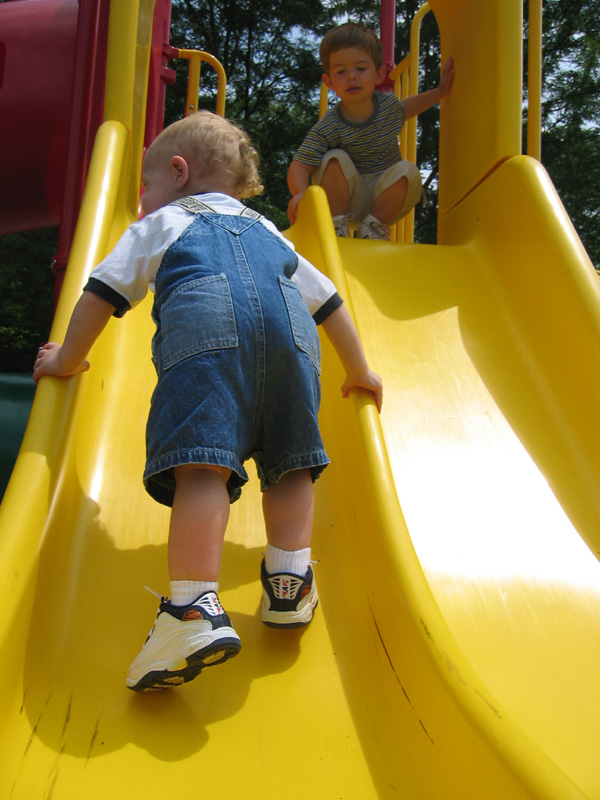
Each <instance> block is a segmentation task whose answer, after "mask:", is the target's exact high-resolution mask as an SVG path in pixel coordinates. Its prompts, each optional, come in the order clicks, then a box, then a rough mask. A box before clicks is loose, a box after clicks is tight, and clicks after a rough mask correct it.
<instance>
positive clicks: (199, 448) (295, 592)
mask: <svg viewBox="0 0 600 800" xmlns="http://www.w3.org/2000/svg"><path fill="white" fill-rule="evenodd" d="M143 183H144V187H145V193H144V196H143V198H142V208H143V210H144V212H145V214H146V216H145V217H144V219H143V220H141V221H140V222H137V223H134V224H133V225H132V226H131V227H130V228H129V229H128V230H127V231H126V232H125V234H124V235H123V237H122V238H121V239H120V240H119V242H118V243H117V245H116V247H115V249H114V250H113V251H112V253H111V254H110V255H109V256H107V258H106V259H104V261H102V263H101V264H99V265H98V267H96V268H95V269H94V270H93V272H92V274H91V276H90V279H89V281H88V283H87V285H86V287H85V289H84V292H83V294H82V296H81V298H80V300H79V301H78V304H77V306H76V307H75V310H74V311H73V316H72V318H71V322H70V324H69V329H68V330H67V334H66V337H65V342H64V344H63V346H62V347H60V346H59V345H57V344H55V343H48V344H47V345H45V346H44V348H42V350H40V352H39V353H38V358H37V360H36V365H35V368H34V378H35V380H39V378H40V377H41V376H42V375H45V374H52V375H59V376H67V375H72V374H75V373H77V372H81V371H83V370H86V369H88V368H89V363H88V362H87V361H86V360H85V357H86V355H87V352H88V351H89V348H90V347H91V345H92V344H93V342H94V341H95V339H96V338H97V336H98V335H99V334H100V332H101V331H102V330H103V328H104V326H105V325H106V323H107V322H108V319H109V318H110V316H111V315H113V314H114V315H116V316H123V314H124V313H126V311H127V310H128V309H129V308H131V307H132V306H134V305H136V304H137V303H139V302H140V301H141V300H142V299H143V297H144V296H145V295H146V293H147V291H148V289H150V290H152V291H154V295H155V299H154V306H153V311H152V316H153V319H154V321H155V323H156V332H155V335H154V338H153V342H152V355H153V360H154V364H155V367H156V371H157V375H158V382H157V386H156V389H155V391H154V393H153V396H152V403H151V409H150V414H149V417H148V424H147V431H146V447H147V458H146V468H145V471H144V485H145V487H146V489H147V491H148V492H149V494H150V495H151V496H152V497H153V498H154V499H155V500H157V501H158V502H160V503H163V504H165V505H168V506H171V507H172V511H171V520H170V526H169V545H168V562H169V563H168V566H169V577H170V599H168V600H167V599H166V598H163V600H162V602H161V604H160V607H159V610H158V616H157V618H156V622H155V625H154V628H153V630H152V632H151V634H150V636H149V637H148V639H147V640H146V642H145V644H144V646H143V648H142V650H141V652H140V654H139V655H138V657H137V658H136V659H135V660H134V662H133V663H132V665H131V667H130V670H129V675H128V677H127V681H126V683H127V686H128V687H129V688H130V689H132V690H133V691H149V690H155V689H162V688H166V687H168V686H173V685H176V684H180V683H184V682H186V681H189V680H191V679H192V678H194V677H196V675H198V674H199V673H200V672H201V670H202V669H203V668H204V667H205V666H209V665H213V664H218V663H222V662H223V661H225V660H226V659H228V658H230V657H231V656H234V655H236V654H237V653H238V652H239V650H240V648H241V643H240V640H239V637H238V635H237V634H236V632H235V630H234V629H233V627H232V625H231V621H230V619H229V617H228V615H227V614H226V612H225V611H224V610H223V608H222V606H221V604H220V602H219V598H218V594H217V590H218V579H219V572H220V566H221V555H222V547H223V539H224V536H225V529H226V526H227V520H228V516H229V506H230V503H232V502H233V501H235V500H236V499H237V498H238V497H239V496H240V494H241V490H242V486H243V485H244V484H245V483H246V481H247V480H248V476H247V473H246V471H245V468H244V462H245V461H246V460H247V459H249V458H253V459H254V461H255V463H256V467H257V471H258V474H259V477H260V480H261V488H262V490H263V492H264V494H263V509H264V516H265V526H266V531H267V539H268V544H267V550H266V553H265V558H264V559H263V562H262V564H261V581H262V586H263V601H262V606H261V617H262V621H263V622H264V623H265V624H266V625H269V626H272V627H278V628H279V627H281V628H287V627H298V626H303V625H307V624H308V623H309V622H310V620H311V619H312V614H313V610H314V608H315V606H316V605H317V602H318V595H317V589H316V584H315V581H314V576H313V571H312V568H311V566H310V555H311V551H310V541H311V534H312V518H313V488H312V485H313V481H315V480H316V479H317V477H318V476H319V475H320V473H321V472H322V470H323V469H324V468H325V466H326V465H327V464H328V458H327V455H326V453H325V450H324V447H323V442H322V440H321V436H320V433H319V428H318V420H317V414H318V409H319V401H320V382H319V371H320V349H319V337H318V333H317V324H322V325H323V328H324V330H325V332H326V334H327V336H328V338H329V339H330V340H331V342H332V344H333V346H334V348H335V349H336V351H337V352H338V354H339V356H340V358H341V360H342V363H343V365H344V368H345V369H346V372H347V376H346V380H345V382H344V385H343V386H342V393H343V395H344V396H347V394H348V393H349V391H350V390H351V389H352V388H354V387H361V388H365V389H367V390H369V391H371V392H372V393H373V396H374V398H375V402H376V404H377V407H378V409H380V408H381V398H382V385H381V379H380V378H379V376H378V375H376V374H375V373H374V372H372V370H370V369H369V366H368V364H367V362H366V359H365V356H364V353H363V350H362V347H361V345H360V341H359V339H358V334H357V332H356V328H355V326H354V324H353V322H352V320H351V317H350V315H349V314H348V312H347V311H346V309H345V307H344V306H343V304H342V300H341V298H340V297H339V295H338V294H337V292H336V290H335V286H334V285H333V284H332V283H331V281H329V279H327V278H326V277H325V276H324V275H322V274H321V273H320V272H318V270H316V269H315V268H314V267H313V266H312V265H311V264H309V262H307V261H306V260H305V259H303V258H302V257H301V256H298V255H296V253H295V252H294V250H293V249H292V246H291V245H290V244H289V243H288V242H287V241H286V240H285V239H284V238H283V237H282V236H281V234H279V232H278V231H277V229H276V228H275V227H274V226H273V225H272V223H270V222H269V221H268V220H265V219H264V218H263V217H261V216H260V215H259V214H257V213H256V212H254V211H252V210H250V209H248V208H246V207H245V206H243V204H242V203H241V202H240V199H241V198H243V197H250V196H252V195H253V194H257V193H259V192H260V191H261V190H262V187H261V186H260V183H259V179H258V156H257V154H256V151H255V150H254V148H253V146H252V144H251V142H250V140H249V139H248V137H247V136H246V134H245V133H243V132H242V131H241V130H240V129H239V128H238V127H237V126H236V125H234V124H233V123H231V122H230V121H227V120H224V119H222V118H220V117H218V116H216V115H214V114H211V113H210V112H197V113H196V114H193V115H191V116H189V117H187V118H186V119H184V120H180V121H179V122H177V123H174V124H173V125H171V126H169V127H168V128H166V129H165V130H164V131H163V133H162V134H160V136H158V137H157V139H156V140H155V141H154V142H153V144H152V145H151V147H150V148H149V150H148V153H147V155H146V159H145V162H144V175H143ZM315 323H317V324H315Z"/></svg>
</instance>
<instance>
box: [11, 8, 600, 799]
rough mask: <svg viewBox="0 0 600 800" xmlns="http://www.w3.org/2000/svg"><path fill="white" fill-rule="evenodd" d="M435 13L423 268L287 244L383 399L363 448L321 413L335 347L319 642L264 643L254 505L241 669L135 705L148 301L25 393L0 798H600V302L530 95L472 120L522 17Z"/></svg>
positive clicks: (244, 536)
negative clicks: (80, 364)
mask: <svg viewBox="0 0 600 800" xmlns="http://www.w3.org/2000/svg"><path fill="white" fill-rule="evenodd" d="M432 5H433V7H434V11H435V13H436V17H437V19H438V24H439V26H440V30H441V33H442V43H443V47H444V48H445V50H446V52H448V53H450V52H452V53H454V55H455V58H456V66H457V78H456V85H455V87H454V88H453V93H452V95H451V97H450V98H449V99H448V101H447V104H446V105H445V107H444V108H443V109H442V113H443V120H442V128H443V130H442V139H441V145H440V147H441V165H440V208H441V216H440V244H438V245H436V246H423V245H403V244H395V243H385V242H365V241H354V240H336V238H335V236H334V234H333V229H332V225H331V221H330V218H329V215H328V211H327V206H326V201H325V198H324V195H323V194H322V192H321V191H320V190H319V189H312V190H310V191H309V192H308V193H307V196H306V197H305V199H304V200H303V202H302V204H301V207H300V212H299V219H298V222H297V224H296V225H294V227H293V229H291V231H290V233H289V235H290V237H291V238H292V239H293V240H294V241H295V243H296V246H297V247H298V248H299V249H300V250H302V252H303V253H304V254H305V255H306V256H307V257H309V258H311V259H312V260H313V261H314V262H315V263H316V264H317V265H318V266H319V267H320V268H322V269H324V270H326V271H327V272H328V273H329V274H330V275H331V277H332V278H333V279H334V280H335V282H336V284H337V285H338V288H339V290H340V292H341V293H342V294H343V295H344V297H345V299H346V302H347V303H348V305H349V307H351V309H352V310H353V312H354V314H355V318H356V321H357V325H358V327H359V331H360V334H361V337H362V339H363V342H364V345H365V349H366V351H367V354H368V357H369V360H370V361H371V363H372V365H373V367H374V368H375V369H376V370H377V371H379V372H380V373H381V374H382V375H383V377H384V379H385V397H384V409H383V413H382V415H381V417H379V416H378V415H377V412H376V410H375V408H374V406H373V405H372V403H371V401H370V400H369V398H367V397H366V396H364V395H363V394H360V393H355V394H353V395H352V397H351V398H350V399H349V400H342V398H341V396H340V393H339V386H340V384H341V381H342V374H341V370H340V367H339V365H338V364H337V362H336V359H335V357H334V355H333V354H332V353H331V351H330V348H329V346H328V345H327V343H326V342H324V364H323V408H322V428H323V435H324V438H325V441H326V445H327V449H328V452H329V454H330V456H331V458H332V465H331V466H330V467H329V468H328V469H327V470H326V472H325V474H324V476H323V478H322V479H321V480H319V482H318V483H317V484H316V502H317V515H316V524H315V535H314V557H315V559H316V561H317V565H316V567H315V571H316V575H317V581H318V586H319V591H320V598H321V602H320V604H319V607H318V609H317V612H316V614H315V618H314V620H313V623H312V624H311V625H310V627H309V628H308V629H307V630H306V631H304V632H302V631H298V630H294V631H286V632H281V631H276V630H272V629H269V628H266V627H264V626H263V625H262V624H261V622H260V619H259V615H258V607H259V602H260V594H261V590H260V583H259V579H258V575H259V565H260V560H261V554H262V552H263V550H264V546H265V536H264V529H263V525H262V521H261V512H260V496H259V491H258V487H257V485H256V482H251V485H250V486H249V487H248V488H247V490H246V491H245V493H244V496H243V497H242V499H241V500H240V502H239V503H237V504H235V505H234V506H233V507H232V519H231V524H230V528H229V532H228V536H227V540H226V543H225V551H224V564H223V574H222V580H221V584H220V595H221V598H222V600H223V603H224V605H225V607H226V608H227V609H228V611H229V612H230V614H231V617H232V620H233V623H234V625H235V628H236V630H237V631H238V632H239V634H240V636H241V638H242V641H243V649H242V652H241V653H240V655H239V656H238V657H237V658H236V659H233V660H232V661H230V662H228V663H226V664H224V665H223V666H220V667H218V668H216V669H208V670H206V671H205V672H204V673H203V674H202V675H201V676H200V677H199V678H198V679H197V680H195V681H193V682H192V683H190V684H189V685H185V686H182V687H179V688H177V689H173V690H167V691H164V692H159V693H152V694H148V695H135V694H133V693H131V692H129V691H128V690H127V689H126V688H125V683H124V679H125V675H126V673H127V670H128V667H129V664H130V662H131V660H132V659H133V658H134V656H135V655H136V654H137V652H138V650H139V648H140V646H141V644H142V641H143V639H144V636H145V635H146V633H147V631H148V629H149V628H150V626H151V625H152V623H153V619H154V615H155V611H156V606H157V600H156V598H154V597H153V596H152V595H151V594H149V593H147V592H146V591H145V590H144V586H148V587H150V588H152V589H154V590H156V591H157V592H159V593H165V592H166V591H167V589H168V582H167V574H166V532H167V512H166V510H165V509H164V508H162V507H160V506H158V505H157V504H155V503H153V501H151V500H150V499H149V498H148V497H147V496H146V495H145V492H144V490H143V487H142V483H141V474H142V469H143V461H144V425H145V419H146V414H147V410H148V403H149V398H150V394H151V391H152V387H153V383H154V373H153V367H152V365H151V361H150V346H149V343H150V337H151V333H152V324H151V321H150V314H149V302H150V301H148V302H146V303H144V304H143V305H142V306H141V307H139V308H137V309H135V310H134V311H133V312H131V313H130V314H128V315H127V316H126V317H125V318H124V319H123V320H120V321H119V320H113V321H111V323H110V325H109V327H108V329H107V330H106V331H105V333H104V334H103V336H102V337H101V339H100V340H99V341H98V343H97V345H96V346H95V348H94V350H93V351H92V353H91V356H90V360H91V362H92V368H91V369H90V371H89V372H88V373H86V374H83V375H81V376H79V377H77V378H74V379H69V380H59V379H52V378H45V379H43V381H42V382H41V383H40V386H39V388H38V391H37V394H36V398H35V401H34V407H33V410H32V414H31V419H30V423H29V426H28V429H27V432H26V435H25V439H24V442H23V446H22V448H21V453H20V455H19V458H18V461H17V464H16V467H15V470H14V474H13V476H12V479H11V482H10V484H9V486H8V489H7V492H6V494H5V499H4V502H3V504H2V507H1V509H0V581H1V587H2V596H3V599H4V604H5V605H4V608H3V614H2V616H1V622H0V642H1V651H0V652H1V654H2V658H1V659H0V684H1V685H2V687H3V689H2V704H1V706H0V737H1V738H0V752H2V758H1V759H0V798H2V799H4V798H6V799H7V800H9V798H10V800H38V799H40V800H41V799H42V798H44V800H73V798H85V800H93V799H94V798H102V800H105V798H107V797H113V798H119V799H121V798H123V799H125V798H127V799H128V800H138V798H140V800H164V799H165V798H178V797H183V796H195V795H197V796H202V797H218V798H225V799H226V800H229V798H231V799H233V798H240V797H245V798H261V800H269V799H270V798H280V797H282V796H301V797H307V798H316V799H318V800H339V799H340V798H341V799H342V800H378V799H379V798H402V799H403V800H452V798H457V800H458V798H460V800H520V798H547V799H548V800H549V799H550V798H552V800H567V799H568V800H575V798H579V799H582V798H587V799H588V800H598V798H600V767H598V758H597V752H598V741H599V736H600V682H599V681H598V679H597V675H596V673H597V665H598V663H600V565H599V563H598V561H597V558H596V556H597V554H598V552H599V551H600V536H599V534H598V520H599V519H600V507H599V506H600V499H599V493H598V491H597V487H598V485H599V481H600V474H599V473H600V465H599V463H598V462H599V459H598V457H597V454H598V452H599V450H600V426H599V422H598V414H597V398H598V397H600V391H599V390H600V385H599V383H600V297H599V287H598V285H597V284H598V279H597V277H596V275H595V273H594V270H593V269H592V267H591V265H590V263H589V261H588V260H587V257H586V255H585V252H584V251H583V248H582V247H581V244H580V243H579V241H578V239H577V236H576V234H575V233H574V231H573V229H572V227H571V225H570V223H569V220H568V218H567V217H566V215H565V213H564V210H563V209H562V206H561V204H560V201H559V199H558V197H557V196H556V194H555V193H554V190H553V188H552V186H551V184H550V182H549V180H548V178H547V176H546V174H545V172H544V170H543V169H542V168H541V167H540V166H539V165H538V164H537V163H536V162H534V161H533V160H531V159H529V158H527V157H524V156H520V155H519V152H520V138H519V140H518V142H517V138H518V137H517V134H516V131H517V129H518V126H517V125H516V124H514V114H513V112H514V113H516V112H517V110H518V113H519V114H520V99H519V101H518V103H516V104H515V103H514V102H513V100H512V99H511V93H510V92H508V90H507V88H506V87H507V85H509V86H510V85H512V88H513V89H514V87H515V86H516V85H517V83H518V81H517V78H519V76H520V73H519V69H517V67H516V66H515V67H514V70H512V71H511V70H508V75H507V76H506V79H505V80H504V81H503V82H502V88H501V90H499V91H498V92H497V93H496V94H495V95H494V96H493V97H488V95H487V94H486V91H485V87H486V83H485V81H486V80H487V81H488V82H489V79H490V74H489V73H488V74H487V77H484V76H486V69H487V67H488V66H489V64H490V63H491V64H492V65H496V66H497V65H499V64H501V63H502V64H506V63H509V64H510V63H512V61H511V58H517V55H516V54H517V53H518V52H520V50H519V48H520V45H521V42H520V36H521V29H520V16H519V15H520V3H517V2H515V0H490V2H489V3H485V4H482V3H479V2H478V0H463V2H459V0H452V2H450V0H439V2H438V3H432ZM482 6H485V8H481V7H482ZM152 7H153V3H152V0H131V2H128V3H113V4H112V9H111V28H110V40H109V67H108V70H109V71H108V80H107V87H108V90H107V99H106V103H105V114H106V120H107V121H106V122H105V124H104V125H103V126H102V128H101V129H100V131H99V134H98V138H97V141H96V146H95V150H94V156H93V161H92V165H91V168H90V174H89V178H88V183H87V188H86V194H85V198H84V204H83V208H82V213H81V218H80V221H79V225H78V228H77V232H76V238H75V242H74V246H73V251H72V256H71V260H70V263H69V267H68V270H67V277H66V280H65V284H64V287H63V292H62V296H61V302H60V306H59V309H58V312H57V317H56V320H55V323H54V327H53V330H52V334H51V337H52V338H53V339H58V340H60V338H61V337H62V336H63V335H64V331H65V327H66V323H67V320H68V317H69V315H70V311H71V309H72V307H73V304H74V303H75V301H76V299H77V297H78V295H79V293H80V291H81V287H82V286H83V285H84V283H85V281H86V277H87V274H88V272H89V270H90V269H91V267H92V266H93V264H94V263H95V262H96V261H98V260H99V258H101V257H102V255H103V254H104V253H105V252H106V251H107V250H108V249H110V247H111V246H112V244H113V243H114V241H115V240H116V238H117V237H118V236H119V234H120V233H121V231H122V230H123V229H124V227H125V226H126V225H127V224H128V223H129V222H130V221H131V220H132V219H133V218H134V217H135V209H136V205H137V180H138V176H139V171H140V160H141V137H142V135H143V113H144V107H143V100H142V99H141V98H143V97H144V96H145V95H144V91H143V87H144V81H145V75H146V70H147V58H148V43H149V41H150V24H151V18H152V14H151V11H152ZM467 11H470V12H472V16H469V15H468V14H467ZM515 18H516V19H517V22H515ZM471 26H472V29H471ZM473 30H477V31H478V35H477V37H475V36H473ZM475 39H478V42H475V41H474V40H475ZM492 44H493V46H492ZM476 45H477V46H476ZM509 56H510V58H509ZM516 63H517V62H516V61H515V64H516ZM518 63H519V64H520V62H518ZM517 73H519V74H517ZM519 91H520V88H519ZM486 103H487V105H486ZM473 104H474V105H476V106H477V110H478V112H479V114H480V115H481V118H482V119H483V120H485V124H483V123H482V124H479V125H476V124H474V123H475V120H476V116H475V114H474V112H473V111H472V108H471V106H472V105H473ZM511 104H512V106H511ZM509 106H511V107H512V111H510V108H509ZM508 112H510V113H508ZM490 119H492V121H493V120H496V121H499V120H501V121H502V124H500V122H498V130H496V128H494V127H493V126H492V129H491V132H492V133H493V135H491V132H490V129H488V127H486V126H487V124H488V121H489V120H490ZM471 123H473V124H471ZM519 124H520V123H519ZM519 136H520V130H519ZM465 145H468V148H467V149H468V156H469V158H467V155H466V154H465V153H464V149H465Z"/></svg>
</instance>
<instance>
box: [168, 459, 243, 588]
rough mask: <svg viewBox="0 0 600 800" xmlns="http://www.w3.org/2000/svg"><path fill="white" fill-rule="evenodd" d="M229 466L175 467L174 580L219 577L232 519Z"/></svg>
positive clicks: (171, 538)
mask: <svg viewBox="0 0 600 800" xmlns="http://www.w3.org/2000/svg"><path fill="white" fill-rule="evenodd" d="M230 474H231V473H230V470H228V469H225V468H224V467H214V466H212V465H210V464H186V465H184V466H181V467H176V468H175V480H176V483H177V487H176V489H175V498H174V500H173V509H172V511H171V523H170V526H169V547H168V556H169V577H170V579H171V580H172V581H176V580H188V581H218V580H219V572H220V570H221V557H222V554H223V539H224V537H225V529H226V528H227V522H228V521H229V509H230V503H229V494H228V492H227V481H228V479H229V475H230Z"/></svg>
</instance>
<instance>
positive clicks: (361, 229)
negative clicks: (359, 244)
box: [356, 217, 390, 241]
mask: <svg viewBox="0 0 600 800" xmlns="http://www.w3.org/2000/svg"><path fill="white" fill-rule="evenodd" d="M356 238H357V239H383V240H385V241H389V238H390V229H389V228H388V226H387V225H384V224H383V222H379V220H377V219H375V217H372V218H371V219H370V221H369V222H367V221H366V220H365V221H363V222H361V223H360V225H359V226H358V228H357V229H356Z"/></svg>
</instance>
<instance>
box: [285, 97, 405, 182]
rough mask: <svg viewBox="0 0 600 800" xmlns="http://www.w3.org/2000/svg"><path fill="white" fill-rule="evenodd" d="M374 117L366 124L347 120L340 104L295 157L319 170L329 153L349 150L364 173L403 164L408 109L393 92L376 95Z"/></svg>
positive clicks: (321, 121)
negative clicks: (400, 139)
mask: <svg viewBox="0 0 600 800" xmlns="http://www.w3.org/2000/svg"><path fill="white" fill-rule="evenodd" d="M373 106H374V108H373V113H372V114H371V116H370V117H369V118H368V119H366V120H365V121H364V122H359V123H355V122H350V121H349V120H347V119H346V118H345V117H344V116H343V114H342V112H341V110H340V104H339V103H338V104H337V105H335V106H334V107H333V108H330V109H329V111H328V112H327V113H326V114H325V115H324V116H323V117H322V118H321V119H320V120H319V121H318V122H317V123H316V125H313V127H312V128H311V129H310V131H309V132H308V134H307V136H306V138H305V140H304V141H303V142H302V144H301V145H300V147H299V148H298V152H297V153H296V155H295V156H294V158H295V159H296V160H297V161H301V162H302V163H303V164H309V165H310V166H314V167H318V166H319V164H320V163H321V159H322V158H323V155H324V154H325V153H326V152H327V151H328V150H338V149H339V150H345V151H346V152H347V153H348V155H349V156H350V158H351V159H352V161H353V162H354V165H355V166H356V169H357V170H358V171H359V172H361V173H370V172H381V171H382V170H384V169H388V167H391V166H392V165H393V164H395V163H396V162H397V161H400V160H401V156H400V149H399V144H398V137H399V135H400V129H401V128H402V126H403V125H404V122H405V119H406V113H405V111H404V105H403V104H402V102H401V101H400V100H398V98H397V97H396V95H395V94H392V93H391V92H374V93H373Z"/></svg>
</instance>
